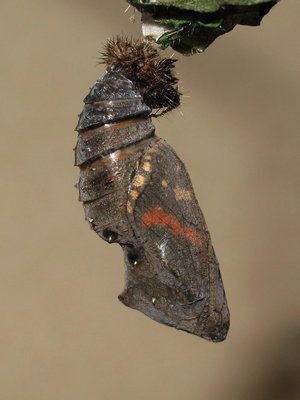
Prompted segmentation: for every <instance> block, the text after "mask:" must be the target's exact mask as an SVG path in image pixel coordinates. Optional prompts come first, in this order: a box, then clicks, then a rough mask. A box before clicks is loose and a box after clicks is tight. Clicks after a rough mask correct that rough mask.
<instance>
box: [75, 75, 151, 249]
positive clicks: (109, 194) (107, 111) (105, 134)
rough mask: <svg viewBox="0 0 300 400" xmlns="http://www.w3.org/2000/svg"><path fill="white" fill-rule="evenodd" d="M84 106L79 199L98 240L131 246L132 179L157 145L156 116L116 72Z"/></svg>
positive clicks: (101, 82) (106, 77)
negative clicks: (129, 207)
mask: <svg viewBox="0 0 300 400" xmlns="http://www.w3.org/2000/svg"><path fill="white" fill-rule="evenodd" d="M84 101H85V107H84V110H83V112H82V114H81V116H80V120H79V123H78V126H77V130H78V132H79V135H78V141H77V145H76V149H75V165H77V166H79V167H80V180H79V198H80V200H81V201H82V202H83V205H84V211H85V216H86V219H87V220H88V221H89V223H90V225H91V227H92V228H93V229H94V230H95V231H96V232H97V233H98V234H99V236H101V237H102V238H103V239H104V240H107V241H109V242H112V241H115V240H116V239H118V242H119V243H121V244H122V243H124V244H126V243H128V242H130V239H131V232H130V228H129V227H128V223H127V216H126V204H127V197H128V187H129V184H130V180H131V176H132V175H133V174H134V171H135V168H136V166H137V163H138V161H139V159H140V158H141V157H142V155H143V153H144V151H145V148H146V147H147V146H148V145H149V143H150V142H152V141H156V140H157V138H156V137H155V135H154V126H153V124H152V123H151V120H150V118H149V114H150V111H151V110H150V109H149V108H148V107H147V106H146V105H145V104H144V103H143V101H142V98H141V96H140V94H139V93H138V91H137V90H136V89H135V88H134V85H133V83H132V82H131V81H130V80H128V79H127V78H125V77H124V76H123V75H121V74H119V73H117V72H115V71H108V72H106V73H105V75H104V76H103V77H102V78H101V79H99V80H98V81H97V82H96V84H95V85H94V87H93V88H92V89H91V91H90V93H89V95H88V96H87V97H86V98H85V100H84ZM116 235H117V237H116Z"/></svg>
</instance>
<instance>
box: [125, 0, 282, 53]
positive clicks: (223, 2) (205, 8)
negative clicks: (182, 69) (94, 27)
mask: <svg viewBox="0 0 300 400" xmlns="http://www.w3.org/2000/svg"><path fill="white" fill-rule="evenodd" d="M278 1H279V0H177V1H165V2H162V1H155V0H127V2H128V3H130V4H131V5H132V6H134V7H136V8H137V9H138V10H139V11H140V12H141V13H142V17H143V21H144V26H143V31H144V35H145V36H153V37H154V38H155V39H156V41H157V43H158V44H160V46H161V47H162V48H163V49H165V48H167V47H168V46H171V47H172V48H173V49H174V50H176V51H178V52H180V53H182V54H185V55H192V54H194V53H200V52H202V51H204V50H205V49H206V48H207V47H208V46H209V45H210V44H211V43H212V42H213V41H214V40H215V39H216V38H217V37H218V36H220V35H223V34H224V33H227V32H229V31H231V30H232V29H233V28H234V27H235V26H236V25H237V24H240V25H251V26H256V25H259V24H260V22H261V20H262V18H263V17H264V16H265V15H266V14H267V13H268V12H269V11H270V9H271V8H272V7H273V6H274V5H275V4H276V3H277V2H278Z"/></svg>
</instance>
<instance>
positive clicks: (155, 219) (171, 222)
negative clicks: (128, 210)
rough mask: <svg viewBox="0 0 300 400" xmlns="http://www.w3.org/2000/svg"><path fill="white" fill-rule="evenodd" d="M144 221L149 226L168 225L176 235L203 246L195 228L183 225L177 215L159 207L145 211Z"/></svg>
mask: <svg viewBox="0 0 300 400" xmlns="http://www.w3.org/2000/svg"><path fill="white" fill-rule="evenodd" d="M142 222H143V224H145V225H146V226H147V228H150V226H152V225H160V226H166V227H168V228H169V229H170V230H171V231H172V233H173V234H174V235H177V236H182V237H185V238H186V239H188V240H189V241H191V242H192V243H195V244H198V245H199V246H201V247H202V246H203V241H202V238H201V237H200V235H199V234H198V233H197V232H196V231H195V230H194V229H192V228H188V227H186V226H182V225H181V224H180V222H179V221H178V219H177V218H176V217H174V216H173V215H171V214H168V213H166V212H165V211H163V210H161V209H159V208H153V209H152V210H150V211H148V212H147V213H145V214H144V215H143V217H142Z"/></svg>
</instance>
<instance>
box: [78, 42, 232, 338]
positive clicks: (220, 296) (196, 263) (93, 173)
mask: <svg viewBox="0 0 300 400" xmlns="http://www.w3.org/2000/svg"><path fill="white" fill-rule="evenodd" d="M103 62H104V63H105V64H106V66H107V70H106V72H105V73H104V75H103V76H102V77H101V78H99V79H98V80H97V82H96V83H95V85H94V86H93V87H92V89H91V90H90V92H89V94H88V95H87V96H86V98H85V99H84V103H85V105H84V109H83V112H82V113H81V115H80V119H79V123H78V126H77V128H76V130H77V131H78V142H77V146H76V149H75V160H76V162H75V164H76V165H78V166H79V167H80V180H79V194H80V200H81V201H82V202H83V207H84V211H85V216H86V219H87V220H88V221H89V223H90V226H91V228H92V229H93V230H95V231H96V233H97V234H98V235H99V236H100V237H101V238H102V239H104V240H106V241H107V242H108V243H114V242H115V243H119V245H120V246H121V247H122V248H123V250H124V258H125V288H124V291H123V292H122V293H121V294H120V295H119V299H120V300H121V302H122V303H124V304H125V305H126V306H128V307H131V308H135V309H137V310H140V311H142V312H143V313H144V314H146V315H148V316H149V317H151V318H152V319H154V320H156V321H158V322H161V323H163V324H166V325H169V326H173V327H175V328H177V329H181V330H184V331H187V332H190V333H193V334H195V335H198V336H201V337H203V338H205V339H208V340H211V341H213V342H219V341H222V340H224V339H225V337H226V334H227V331H228V328H229V311H228V307H227V302H226V297H225V293H224V289H223V284H222V279H221V275H220V271H219V265H218V261H217V258H216V256H215V253H214V249H213V247H212V244H211V239H210V235H209V232H208V230H207V227H206V223H205V220H204V217H203V214H202V212H201V210H200V208H199V205H198V202H197V200H196V197H195V194H194V191H193V187H192V184H191V181H190V178H189V175H188V173H187V171H186V168H185V166H184V164H183V163H182V161H181V160H180V159H179V158H178V156H177V155H176V153H175V152H174V150H173V149H172V148H171V147H170V146H169V145H168V144H167V143H166V142H165V141H164V140H162V139H160V138H158V137H157V136H156V135H155V128H154V126H153V124H152V121H151V116H160V115H162V114H164V113H166V112H168V111H170V110H172V109H173V108H175V107H177V106H178V105H179V103H180V94H179V92H178V89H177V86H176V84H177V79H176V78H175V77H174V76H173V74H172V69H173V67H174V62H175V60H173V59H169V58H161V57H160V56H159V53H158V51H157V50H156V49H155V48H154V47H152V45H150V44H149V43H144V42H142V41H130V40H127V39H124V38H116V39H115V40H111V41H109V42H108V43H107V45H106V49H105V52H104V53H103ZM153 110H156V112H155V113H154V114H153Z"/></svg>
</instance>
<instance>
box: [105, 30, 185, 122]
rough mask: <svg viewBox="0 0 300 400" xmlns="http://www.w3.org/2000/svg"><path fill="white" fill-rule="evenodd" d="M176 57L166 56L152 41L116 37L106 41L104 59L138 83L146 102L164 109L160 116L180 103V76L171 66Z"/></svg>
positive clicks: (153, 106) (158, 108) (109, 65)
mask: <svg viewBox="0 0 300 400" xmlns="http://www.w3.org/2000/svg"><path fill="white" fill-rule="evenodd" d="M176 61H177V60H175V59H172V58H163V57H161V56H160V54H159V52H158V51H157V49H156V48H155V47H154V46H153V45H152V44H150V43H149V42H144V41H142V40H130V39H128V38H124V37H120V36H118V37H116V38H115V39H111V40H109V41H108V42H107V43H106V46H105V50H104V52H103V53H102V56H101V63H103V64H106V65H107V67H108V68H111V69H116V70H118V71H120V72H121V73H122V74H124V75H125V76H126V77H127V78H128V79H130V80H132V81H133V82H134V83H135V85H136V86H137V87H138V89H139V91H140V93H141V95H142V96H143V99H144V101H145V103H146V104H147V105H148V106H149V107H150V108H151V109H157V110H158V111H159V110H162V111H161V112H159V113H158V112H157V113H156V114H154V115H153V116H156V117H158V116H160V115H163V114H165V113H166V112H168V111H170V110H172V109H173V108H176V107H178V106H179V104H180V93H179V92H178V88H177V81H178V79H177V78H176V77H174V76H173V74H172V69H173V68H174V63H175V62H176Z"/></svg>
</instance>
